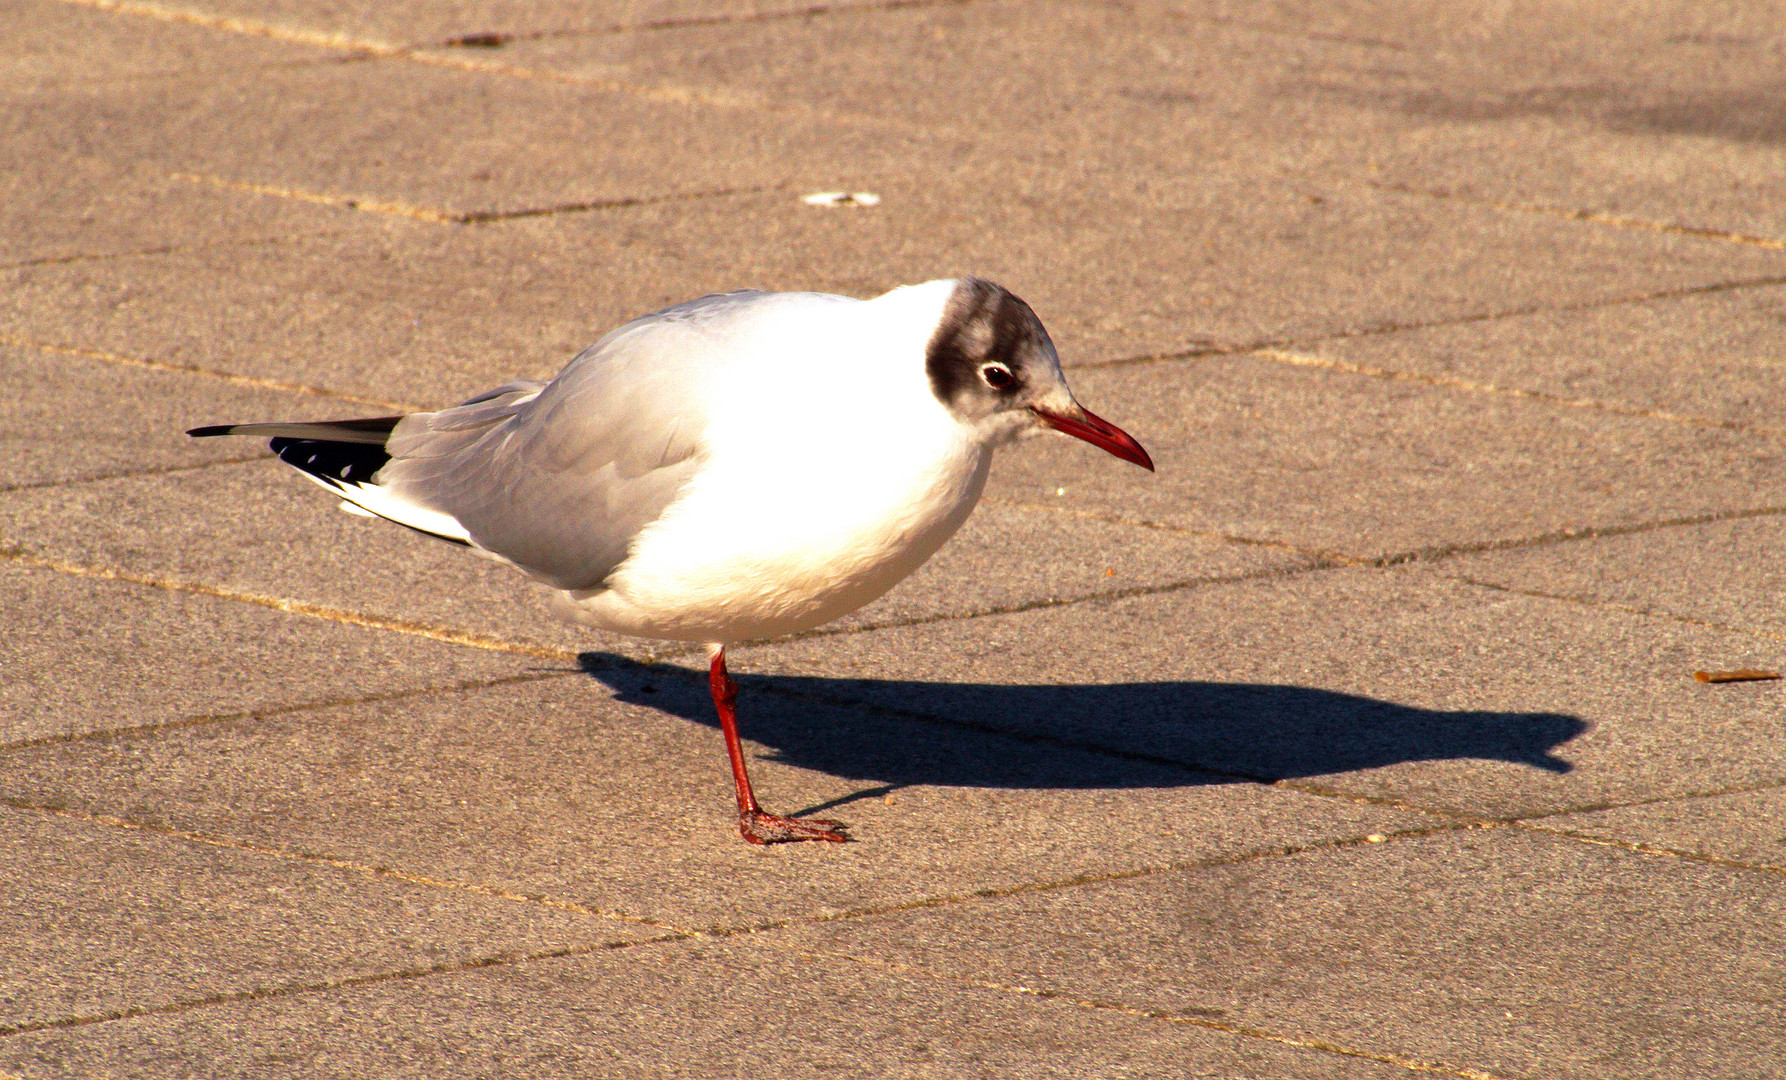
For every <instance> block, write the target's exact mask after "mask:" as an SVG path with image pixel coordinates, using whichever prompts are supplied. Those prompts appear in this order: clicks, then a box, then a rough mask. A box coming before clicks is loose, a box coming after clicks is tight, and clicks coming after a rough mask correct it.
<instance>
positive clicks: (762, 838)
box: [707, 645, 849, 844]
mask: <svg viewBox="0 0 1786 1080" xmlns="http://www.w3.org/2000/svg"><path fill="white" fill-rule="evenodd" d="M707 686H708V688H709V689H711V690H712V691H713V707H714V709H716V710H717V711H718V712H719V727H720V730H721V731H724V732H725V735H726V753H727V754H729V755H731V758H732V780H733V781H734V782H735V783H736V784H737V785H738V832H739V833H741V834H742V835H743V836H744V839H746V840H748V841H750V842H751V843H753V844H784V843H791V842H793V841H795V840H831V841H834V842H837V843H843V842H845V841H847V840H848V839H849V835H848V833H846V832H845V830H846V829H847V828H848V826H846V825H844V823H843V822H841V821H826V820H823V819H820V818H784V817H777V816H776V815H774V814H771V813H769V812H767V811H765V810H764V809H763V808H762V807H761V806H758V805H757V797H756V795H754V794H753V793H752V792H751V790H750V774H749V773H747V772H745V771H744V747H742V746H740V745H739V743H738V711H737V708H736V704H737V701H738V684H737V683H735V682H733V681H732V677H731V676H730V675H728V674H727V673H726V650H725V647H724V646H723V645H722V646H718V647H716V648H715V649H714V650H713V663H712V665H711V666H709V667H708V669H707Z"/></svg>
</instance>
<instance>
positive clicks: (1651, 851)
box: [1508, 821, 1786, 874]
mask: <svg viewBox="0 0 1786 1080" xmlns="http://www.w3.org/2000/svg"><path fill="white" fill-rule="evenodd" d="M1508 825H1510V826H1512V827H1513V828H1516V829H1520V830H1522V831H1524V832H1530V833H1535V834H1538V835H1540V836H1554V837H1557V838H1559V839H1564V840H1571V841H1575V842H1577V843H1582V844H1591V845H1593V846H1595V847H1607V848H1614V849H1617V850H1619V851H1628V852H1630V853H1632V854H1634V855H1655V856H1662V857H1673V858H1676V859H1682V860H1684V861H1686V862H1696V863H1704V864H1705V865H1707V866H1716V867H1718V868H1720V869H1723V870H1749V871H1753V872H1756V873H1763V874H1786V865H1775V864H1773V863H1757V862H1749V861H1746V860H1743V859H1730V858H1725V857H1723V856H1721V855H1707V854H1704V853H1703V852H1698V851H1686V850H1682V849H1680V848H1671V847H1664V846H1663V845H1661V844H1648V843H1644V842H1643V841H1641V840H1620V839H1617V838H1616V837H1610V836H1595V835H1593V834H1592V833H1584V832H1579V831H1577V830H1574V829H1559V828H1555V827H1553V826H1544V825H1534V824H1528V823H1526V822H1522V821H1510V822H1508Z"/></svg>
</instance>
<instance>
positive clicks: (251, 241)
mask: <svg viewBox="0 0 1786 1080" xmlns="http://www.w3.org/2000/svg"><path fill="white" fill-rule="evenodd" d="M169 175H172V174H169ZM340 235H342V233H341V231H340V230H339V229H318V230H316V231H314V232H298V233H285V234H282V235H280V236H250V237H242V238H238V239H232V240H205V241H200V242H198V243H193V244H159V245H156V246H155V247H147V248H140V249H138V250H135V251H97V252H76V253H75V254H72V255H44V256H41V257H39V258H34V259H24V260H21V261H19V262H10V263H0V270H25V269H29V268H30V267H33V266H61V265H66V264H69V263H77V262H98V261H101V260H106V259H141V258H150V257H153V256H156V255H179V254H184V253H186V252H188V251H209V250H212V249H215V248H235V247H261V246H266V245H272V244H286V243H290V242H291V241H293V240H309V239H314V238H317V237H328V236H340Z"/></svg>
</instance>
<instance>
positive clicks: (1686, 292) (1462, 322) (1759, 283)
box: [1062, 274, 1786, 371]
mask: <svg viewBox="0 0 1786 1080" xmlns="http://www.w3.org/2000/svg"><path fill="white" fill-rule="evenodd" d="M1779 285H1786V274H1764V275H1761V276H1757V277H1750V278H1736V279H1733V280H1730V281H1714V282H1710V283H1707V284H1703V285H1683V286H1678V287H1676V288H1671V289H1656V290H1652V291H1650V292H1646V293H1633V294H1630V295H1626V296H1609V297H1601V298H1598V299H1590V300H1576V301H1570V302H1568V303H1562V304H1523V305H1520V306H1518V307H1511V308H1501V309H1498V310H1494V311H1478V312H1470V313H1467V314H1463V315H1452V316H1446V317H1443V318H1438V319H1426V320H1421V321H1417V322H1380V323H1369V324H1366V325H1364V326H1357V327H1352V328H1349V329H1342V330H1331V331H1327V332H1325V333H1316V334H1299V335H1294V336H1289V337H1271V338H1258V339H1255V340H1253V341H1248V342H1239V343H1233V344H1227V345H1222V344H1214V345H1199V346H1196V347H1194V348H1189V349H1179V350H1174V351H1171V352H1154V353H1142V354H1139V355H1135V356H1119V357H1113V358H1111V359H1108V360H1091V361H1083V362H1080V363H1074V364H1064V365H1062V367H1063V368H1064V369H1065V370H1068V371H1073V370H1078V369H1088V370H1089V369H1095V368H1121V367H1135V366H1139V365H1143V364H1162V363H1176V362H1178V361H1183V360H1202V359H1207V358H1209V357H1225V356H1244V355H1246V354H1248V353H1257V352H1263V351H1265V350H1269V349H1307V348H1312V347H1314V346H1318V345H1321V344H1323V343H1326V342H1334V341H1350V340H1352V339H1354V338H1367V337H1384V336H1388V335H1391V334H1403V333H1411V332H1414V331H1419V330H1434V329H1441V328H1444V327H1449V326H1468V325H1471V324H1473V323H1487V322H1500V321H1504V320H1507V319H1519V318H1526V317H1528V316H1532V315H1552V314H1565V313H1570V312H1578V311H1598V310H1603V309H1605V308H1615V307H1626V306H1630V305H1633V304H1647V303H1652V302H1655V301H1658V300H1684V299H1689V298H1691V297H1695V296H1708V295H1715V294H1717V293H1722V292H1737V291H1740V290H1743V289H1765V288H1773V287H1776V286H1779Z"/></svg>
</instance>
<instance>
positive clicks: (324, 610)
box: [0, 542, 579, 662]
mask: <svg viewBox="0 0 1786 1080" xmlns="http://www.w3.org/2000/svg"><path fill="white" fill-rule="evenodd" d="M0 559H6V560H9V561H11V562H13V563H16V564H19V565H22V566H29V567H33V568H36V569H41V570H52V571H55V572H57V573H63V574H71V575H73V576H76V577H86V578H97V579H99V580H102V581H119V582H123V583H125V584H129V585H144V586H148V587H150V588H156V589H164V590H166V591H168V592H176V593H185V594H188V595H192V596H206V597H211V598H214V599H219V600H233V601H236V602H238V603H244V604H252V605H254V606H257V607H264V608H270V609H272V610H274V611H282V612H286V613H287V614H292V615H303V616H306V617H308V618H314V619H321V620H324V621H327V622H334V623H340V624H343V625H347V626H359V627H364V628H367V629H370V630H386V631H393V632H396V633H401V634H410V635H413V636H416V637H421V638H427V639H428V640H430V641H439V642H443V643H445V644H449V645H464V646H469V647H471V648H476V649H484V650H487V651H490V652H501V653H512V654H515V655H518V656H531V657H534V658H535V659H540V660H560V661H570V662H575V660H576V658H577V656H578V655H579V654H578V653H577V652H575V651H573V650H571V649H564V648H559V647H558V646H554V645H545V644H541V643H540V642H535V641H527V640H525V639H514V640H511V639H508V638H499V637H496V636H494V635H491V634H480V633H477V632H474V631H470V630H460V629H457V628H455V627H451V626H445V625H442V624H439V623H429V622H423V621H421V620H419V619H402V618H396V617H392V616H386V615H376V614H370V613H366V612H360V611H352V610H349V609H346V608H338V607H332V606H329V605H327V604H313V603H310V602H308V601H304V600H293V599H289V598H286V597H278V596H267V595H265V594H262V593H253V592H247V591H245V590H240V589H228V588H224V587H223V586H220V585H207V584H205V583H203V582H196V581H181V580H178V579H175V578H167V577H161V576H159V575H156V574H141V573H135V572H132V571H129V570H123V569H120V568H117V567H107V566H88V565H83V564H81V563H73V562H68V561H66V560H63V559H56V558H51V557H48V556H44V555H38V554H34V553H32V552H30V551H27V550H26V549H24V548H22V547H19V546H17V545H15V544H7V543H4V542H0Z"/></svg>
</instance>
